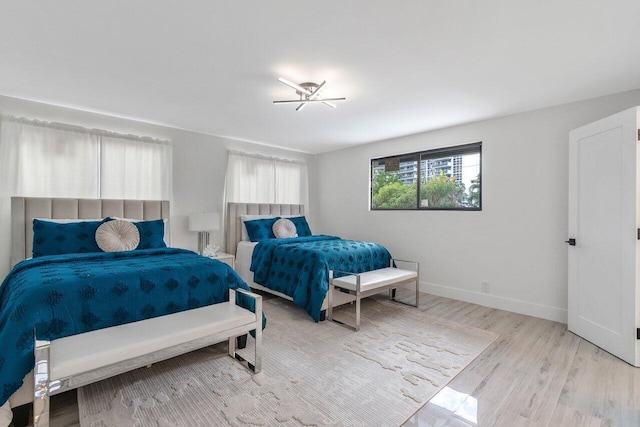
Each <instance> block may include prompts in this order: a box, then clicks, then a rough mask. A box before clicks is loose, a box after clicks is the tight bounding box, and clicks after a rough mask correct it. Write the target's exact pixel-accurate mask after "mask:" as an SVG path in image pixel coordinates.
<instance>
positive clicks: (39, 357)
mask: <svg viewBox="0 0 640 427" xmlns="http://www.w3.org/2000/svg"><path fill="white" fill-rule="evenodd" d="M50 353H51V343H50V342H49V341H40V340H36V345H35V352H34V356H35V366H34V368H33V425H34V427H48V426H49V408H50V402H49V355H50Z"/></svg>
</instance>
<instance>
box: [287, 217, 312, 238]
mask: <svg viewBox="0 0 640 427" xmlns="http://www.w3.org/2000/svg"><path fill="white" fill-rule="evenodd" d="M289 219H290V220H291V222H293V223H294V224H295V225H296V231H297V232H298V237H307V236H311V235H312V234H311V228H309V224H308V223H307V220H306V218H305V217H303V216H294V217H293V218H289Z"/></svg>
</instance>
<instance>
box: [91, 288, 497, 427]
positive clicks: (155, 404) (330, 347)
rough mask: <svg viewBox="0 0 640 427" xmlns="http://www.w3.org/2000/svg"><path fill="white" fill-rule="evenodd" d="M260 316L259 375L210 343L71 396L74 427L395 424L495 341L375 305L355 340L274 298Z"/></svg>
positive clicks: (367, 304) (366, 308) (386, 304)
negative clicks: (76, 418) (74, 400)
mask: <svg viewBox="0 0 640 427" xmlns="http://www.w3.org/2000/svg"><path fill="white" fill-rule="evenodd" d="M264 311H265V314H266V316H267V319H268V320H267V328H266V329H265V331H264V335H263V338H264V341H263V343H264V353H263V370H262V372H261V373H259V374H255V375H253V374H251V373H250V372H249V371H248V370H247V369H245V368H244V367H243V366H242V365H241V364H239V363H238V362H236V361H234V360H233V359H231V358H230V357H228V356H227V355H226V344H218V345H216V346H212V347H209V348H205V349H202V350H199V351H195V352H192V353H189V354H186V355H183V356H180V357H177V358H174V359H171V360H167V361H165V362H161V363H158V364H155V365H153V366H152V367H150V368H142V369H138V370H136V371H132V372H130V373H127V374H123V375H120V376H117V377H114V378H110V379H107V380H104V381H101V382H99V383H96V384H92V385H89V386H86V387H83V388H81V389H79V391H78V408H79V414H80V423H81V425H82V426H83V427H93V426H117V427H127V426H131V427H133V426H136V427H146V426H160V427H165V426H189V427H191V426H358V425H361V426H373V425H375V426H398V425H400V424H402V423H403V422H404V421H405V420H407V418H409V417H410V416H411V415H412V414H413V413H414V412H415V411H416V410H418V409H419V408H420V407H421V406H422V405H423V404H425V403H426V402H427V401H428V400H429V399H430V398H431V397H432V396H433V395H434V394H435V393H437V392H438V390H440V389H441V388H442V387H444V386H445V385H446V384H447V383H449V381H451V380H452V379H453V378H454V377H455V376H456V375H457V374H458V373H459V372H460V371H461V370H462V369H464V367H465V366H467V365H468V364H469V363H471V362H472V361H473V360H474V359H475V358H476V357H477V356H478V355H479V354H480V353H481V352H482V351H484V349H486V348H487V347H488V346H489V345H490V344H491V343H492V342H493V341H494V340H495V339H496V338H497V335H496V334H493V333H491V332H487V331H482V330H480V329H476V328H473V327H469V326H464V325H460V324H457V323H454V322H450V321H447V320H444V319H441V318H435V317H431V316H428V315H426V314H425V313H424V312H422V311H420V310H419V309H416V308H412V307H408V306H404V305H400V304H397V303H393V302H390V301H387V300H384V299H381V298H369V299H367V300H365V301H363V303H362V326H361V330H360V331H359V332H353V331H351V330H349V329H347V328H345V327H343V326H341V325H338V324H336V323H334V322H328V321H326V322H320V323H314V322H313V321H312V320H311V319H310V318H309V317H308V316H307V315H306V313H304V312H303V311H302V310H301V309H298V308H297V307H295V306H293V305H292V304H291V303H289V302H288V301H284V300H281V299H271V300H267V301H265V302H264ZM351 311H352V307H348V306H347V307H345V308H343V309H341V310H338V312H337V313H336V317H341V318H343V319H348V318H351V320H352V318H353V316H352V314H351ZM252 345H253V340H252V339H251V338H250V339H249V343H248V347H247V349H246V350H245V352H246V353H245V354H246V357H247V358H248V359H250V360H252V356H253V355H252V351H253V350H252V348H251V346H252Z"/></svg>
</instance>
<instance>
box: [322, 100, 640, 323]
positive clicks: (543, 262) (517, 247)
mask: <svg viewBox="0 0 640 427" xmlns="http://www.w3.org/2000/svg"><path fill="white" fill-rule="evenodd" d="M636 105H640V90H637V91H632V92H626V93H623V94H618V95H612V96H607V97H601V98H596V99H591V100H587V101H583V102H578V103H572V104H567V105H562V106H558V107H552V108H546V109H542V110H537V111H532V112H528V113H523V114H517V115H512V116H507V117H502V118H496V119H491V120H486V121H482V122H478V123H471V124H467V125H463V126H457V127H453V128H448V129H444V130H439V131H434V132H428V133H423V134H418V135H412V136H407V137H403V138H397V139H393V140H387V141H381V142H375V143H370V144H366V145H362V146H358V147H356V148H352V149H346V150H340V151H335V152H330V153H326V154H322V155H318V156H317V157H316V160H315V162H314V169H313V170H314V174H313V175H312V178H311V182H312V184H313V185H312V187H311V191H310V192H311V200H312V205H313V206H314V208H315V209H314V210H313V213H314V217H315V219H316V221H315V225H316V229H315V230H314V232H321V233H326V234H336V235H340V236H343V237H346V238H354V239H359V240H372V241H377V242H380V243H382V244H384V245H385V246H387V248H388V249H389V250H390V251H391V254H392V255H393V256H394V257H397V258H401V259H412V260H417V261H419V262H420V268H421V277H420V278H421V287H422V290H423V291H426V292H429V293H432V294H436V295H440V296H446V297H451V298H456V299H460V300H464V301H469V302H475V303H478V304H482V305H486V306H490V307H496V308H502V309H506V310H510V311H515V312H519V313H524V314H529V315H533V316H538V317H542V318H547V319H551V320H556V321H560V322H565V323H566V320H567V245H566V244H565V243H564V240H566V239H567V237H568V236H567V221H568V220H567V194H568V188H567V176H568V174H567V165H568V138H569V131H570V130H571V129H574V128H576V127H579V126H582V125H584V124H587V123H590V122H592V121H594V120H597V119H600V118H602V117H606V116H608V115H611V114H613V113H616V112H618V111H622V110H624V109H626V108H629V107H633V106H636ZM390 125H392V124H390ZM476 141H482V156H483V157H482V191H483V194H482V211H481V212H451V211H432V212H428V211H426V212H425V211H422V212H415V211H413V212H412V211H387V212H381V211H369V209H368V206H369V205H368V201H369V161H370V159H371V158H375V157H381V156H387V155H392V154H398V153H404V152H413V151H420V150H426V149H430V148H436V147H446V146H451V145H459V144H464V143H470V142H476ZM329 171H330V173H328V172H329ZM482 281H488V282H489V283H490V289H491V293H490V294H486V293H482V292H481V282H482Z"/></svg>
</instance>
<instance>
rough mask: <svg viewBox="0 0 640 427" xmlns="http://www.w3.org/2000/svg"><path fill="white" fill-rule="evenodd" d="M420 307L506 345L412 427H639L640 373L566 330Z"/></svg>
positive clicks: (515, 318) (435, 301)
mask: <svg viewBox="0 0 640 427" xmlns="http://www.w3.org/2000/svg"><path fill="white" fill-rule="evenodd" d="M420 299H421V301H420V307H419V309H420V310H423V311H425V312H427V313H428V314H430V315H432V316H439V317H443V318H445V319H448V320H452V321H455V322H458V323H462V324H466V325H470V326H474V327H477V328H481V329H486V330H489V331H492V332H496V333H498V334H500V337H499V338H498V339H497V340H496V341H495V342H494V343H493V344H492V345H491V346H490V347H489V348H488V349H487V350H486V351H485V352H484V353H482V354H481V355H480V356H479V357H478V358H477V359H476V360H475V361H474V362H472V363H471V364H470V365H469V366H468V367H467V368H466V369H465V370H464V371H463V372H462V373H461V374H460V375H458V376H457V377H456V378H454V379H453V381H451V383H449V385H448V387H446V388H445V389H443V390H442V391H441V392H440V393H438V394H437V395H436V396H434V398H433V399H431V401H430V402H428V403H427V404H426V405H425V406H424V407H423V408H422V409H420V410H419V411H418V412H417V413H416V414H415V415H413V416H412V417H411V418H410V419H409V420H408V421H407V422H406V423H405V426H407V427H416V426H421V427H423V426H468V425H470V426H474V425H479V426H509V427H511V426H634V427H635V426H640V368H633V367H632V366H630V365H628V364H627V363H625V362H623V361H621V360H619V359H617V358H615V357H613V356H612V355H610V354H609V353H607V352H605V351H603V350H601V349H599V348H598V347H596V346H594V345H593V344H591V343H589V342H588V341H585V340H583V339H581V338H580V337H578V336H576V335H574V334H572V333H571V332H568V331H567V328H566V325H564V324H561V323H556V322H551V321H548V320H542V319H538V318H535V317H529V316H523V315H519V314H514V313H510V312H507V311H502V310H495V309H491V308H486V307H482V306H479V305H475V304H469V303H465V302H461V301H456V300H451V299H447V298H440V297H436V296H432V295H427V294H421V295H420ZM425 327H428V325H425ZM434 402H437V404H436V403H434ZM77 423H78V416H77V404H76V402H75V391H72V392H69V393H65V394H63V395H60V396H54V398H53V399H52V425H53V426H58V427H62V426H65V427H66V426H71V425H76V424H77Z"/></svg>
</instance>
